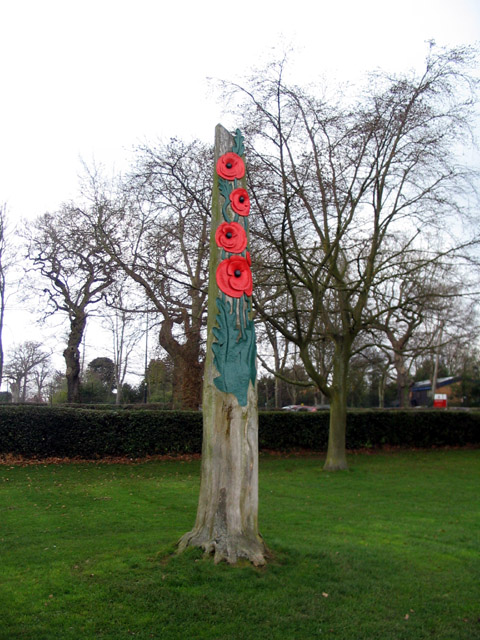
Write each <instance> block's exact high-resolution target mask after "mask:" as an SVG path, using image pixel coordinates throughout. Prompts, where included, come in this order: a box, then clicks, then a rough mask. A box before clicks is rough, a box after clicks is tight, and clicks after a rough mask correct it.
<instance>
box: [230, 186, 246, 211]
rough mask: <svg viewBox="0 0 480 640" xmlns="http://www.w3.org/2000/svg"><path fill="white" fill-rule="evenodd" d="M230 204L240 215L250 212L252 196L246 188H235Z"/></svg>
mask: <svg viewBox="0 0 480 640" xmlns="http://www.w3.org/2000/svg"><path fill="white" fill-rule="evenodd" d="M230 205H231V207H232V209H233V210H234V211H235V213H238V215H239V216H248V214H249V213H250V198H249V196H248V192H247V190H246V189H234V190H233V191H232V193H231V194H230Z"/></svg>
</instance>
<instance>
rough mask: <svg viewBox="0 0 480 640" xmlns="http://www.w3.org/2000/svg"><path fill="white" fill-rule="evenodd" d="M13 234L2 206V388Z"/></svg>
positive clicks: (0, 379) (0, 311) (0, 209)
mask: <svg viewBox="0 0 480 640" xmlns="http://www.w3.org/2000/svg"><path fill="white" fill-rule="evenodd" d="M10 241H11V234H10V232H9V228H8V218H7V207H6V205H5V204H3V205H0V386H1V384H2V378H3V366H4V353H3V323H4V319H5V308H6V304H7V272H8V270H9V268H10V267H11V266H12V264H13V256H12V251H11V246H10Z"/></svg>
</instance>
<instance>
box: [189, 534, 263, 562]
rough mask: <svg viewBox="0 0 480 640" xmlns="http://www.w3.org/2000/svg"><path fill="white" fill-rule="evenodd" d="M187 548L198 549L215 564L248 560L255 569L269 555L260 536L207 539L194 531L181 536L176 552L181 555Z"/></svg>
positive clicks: (231, 536) (234, 535) (235, 535)
mask: <svg viewBox="0 0 480 640" xmlns="http://www.w3.org/2000/svg"><path fill="white" fill-rule="evenodd" d="M187 547H198V548H200V549H202V550H203V552H204V553H205V554H206V555H211V556H213V561H214V563H215V564H218V563H219V562H227V563H228V564H231V565H235V564H237V563H238V562H239V560H248V561H249V562H251V563H252V564H253V565H254V566H255V567H262V566H263V565H265V564H266V562H267V560H268V558H269V557H270V554H269V552H268V549H267V547H266V545H265V543H264V542H263V540H262V538H261V536H259V535H258V536H249V537H247V536H245V535H239V534H232V535H227V536H223V537H222V538H221V539H213V538H210V537H209V538H207V536H206V535H205V534H202V532H196V531H195V530H193V531H189V532H188V533H186V534H185V535H183V536H182V537H181V538H180V540H179V541H178V544H177V552H178V553H181V552H182V551H184V550H185V549H186V548H187Z"/></svg>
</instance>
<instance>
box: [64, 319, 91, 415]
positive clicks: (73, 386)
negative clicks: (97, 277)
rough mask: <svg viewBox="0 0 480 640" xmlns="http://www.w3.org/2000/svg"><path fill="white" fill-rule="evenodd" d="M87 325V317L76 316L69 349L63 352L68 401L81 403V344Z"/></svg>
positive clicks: (72, 324) (72, 325)
mask: <svg viewBox="0 0 480 640" xmlns="http://www.w3.org/2000/svg"><path fill="white" fill-rule="evenodd" d="M86 323H87V316H86V315H85V314H84V313H82V314H80V315H78V316H74V317H73V318H72V319H71V321H70V334H69V336H68V344H67V348H66V349H65V351H64V352H63V357H64V358H65V364H66V366H67V368H66V373H65V376H66V378H67V401H68V402H73V403H79V402H80V370H81V367H80V349H79V347H80V344H81V343H82V337H83V332H84V330H85V325H86Z"/></svg>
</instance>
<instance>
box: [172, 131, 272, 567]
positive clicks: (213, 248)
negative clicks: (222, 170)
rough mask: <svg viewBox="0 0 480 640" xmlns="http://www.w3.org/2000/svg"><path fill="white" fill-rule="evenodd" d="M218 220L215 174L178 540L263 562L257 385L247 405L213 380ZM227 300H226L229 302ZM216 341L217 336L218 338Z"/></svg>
mask: <svg viewBox="0 0 480 640" xmlns="http://www.w3.org/2000/svg"><path fill="white" fill-rule="evenodd" d="M232 144H233V139H232V136H231V135H230V134H229V133H228V132H227V131H226V130H225V129H224V128H223V127H222V126H221V125H218V126H217V128H216V130H215V160H217V159H218V158H219V157H220V156H221V155H223V154H225V153H227V152H228V151H230V150H231V149H232ZM221 221H222V203H221V202H220V197H219V181H218V176H217V174H215V179H214V186H213V203H212V232H211V240H210V281H209V295H208V326H207V353H206V362H205V374H204V384H203V446H202V477H201V486H200V496H199V501H198V509H197V517H196V521H195V526H194V528H193V529H192V531H190V532H188V533H186V534H185V535H184V536H183V537H182V538H181V539H180V541H179V545H178V548H179V551H182V550H183V549H185V548H186V547H188V546H195V547H201V548H202V549H203V550H204V551H205V552H206V553H210V554H213V555H214V559H215V562H216V563H217V562H220V561H222V560H224V561H226V562H228V563H230V564H234V563H236V562H237V561H238V560H239V559H240V558H247V559H248V560H250V561H251V562H252V563H253V564H255V565H262V564H264V563H265V558H266V555H267V550H266V547H265V544H264V542H263V540H262V538H261V536H260V534H259V533H258V522H257V517H258V515H257V514H258V411H257V392H256V385H255V386H254V385H252V382H251V380H250V379H248V380H247V384H248V389H247V396H246V404H245V406H241V405H240V403H239V400H238V398H237V396H236V395H235V394H234V392H225V391H221V390H220V389H219V388H217V386H216V385H215V383H214V379H215V378H217V377H218V375H219V371H218V370H217V368H216V366H215V364H214V353H213V349H212V344H213V343H214V337H215V336H214V332H213V329H214V327H215V325H216V324H217V322H218V320H217V308H216V300H217V296H218V293H219V289H218V286H217V284H216V279H215V273H216V269H217V266H218V264H219V263H220V261H221V259H222V258H221V251H220V249H219V248H218V247H217V245H216V243H215V230H216V229H217V227H218V226H219V224H220V223H221ZM227 304H228V302H227ZM217 344H218V342H217Z"/></svg>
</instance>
